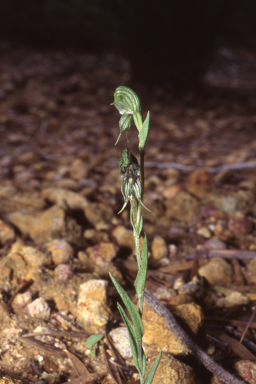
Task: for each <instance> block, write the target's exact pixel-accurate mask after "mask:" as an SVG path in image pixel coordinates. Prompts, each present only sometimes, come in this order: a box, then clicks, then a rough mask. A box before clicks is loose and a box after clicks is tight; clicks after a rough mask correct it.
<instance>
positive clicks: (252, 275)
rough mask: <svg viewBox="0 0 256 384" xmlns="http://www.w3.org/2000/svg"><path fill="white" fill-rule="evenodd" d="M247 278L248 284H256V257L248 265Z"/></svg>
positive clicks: (246, 269)
mask: <svg viewBox="0 0 256 384" xmlns="http://www.w3.org/2000/svg"><path fill="white" fill-rule="evenodd" d="M245 278H246V280H247V283H248V284H256V257H254V258H253V259H252V260H250V261H249V263H248V264H247V265H246V268H245Z"/></svg>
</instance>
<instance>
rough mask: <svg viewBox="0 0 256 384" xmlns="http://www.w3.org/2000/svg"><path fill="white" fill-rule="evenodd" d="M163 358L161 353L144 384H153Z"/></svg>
mask: <svg viewBox="0 0 256 384" xmlns="http://www.w3.org/2000/svg"><path fill="white" fill-rule="evenodd" d="M161 356H162V352H160V353H159V355H158V357H157V359H156V360H155V362H154V364H153V365H152V367H151V369H150V371H149V373H148V374H147V377H146V380H145V381H144V384H151V383H152V380H153V378H154V376H155V373H156V370H157V367H158V364H159V362H160V360H161Z"/></svg>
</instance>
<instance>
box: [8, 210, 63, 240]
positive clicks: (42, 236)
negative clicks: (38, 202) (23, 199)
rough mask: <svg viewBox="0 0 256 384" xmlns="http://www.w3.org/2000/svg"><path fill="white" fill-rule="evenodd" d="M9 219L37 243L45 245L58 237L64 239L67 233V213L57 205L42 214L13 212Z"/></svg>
mask: <svg viewBox="0 0 256 384" xmlns="http://www.w3.org/2000/svg"><path fill="white" fill-rule="evenodd" d="M8 219H9V220H10V222H11V223H12V224H13V225H15V226H16V227H17V228H18V229H19V230H20V231H21V232H22V233H23V234H24V235H29V236H30V237H31V239H32V240H34V241H35V242H36V243H44V242H47V241H49V240H50V239H52V238H56V237H57V236H58V237H63V236H62V235H63V234H64V232H65V212H64V211H63V209H61V208H59V207H58V206H56V205H55V206H53V207H51V208H49V209H47V210H46V211H44V212H42V213H28V212H24V211H19V212H13V213H11V214H10V215H8Z"/></svg>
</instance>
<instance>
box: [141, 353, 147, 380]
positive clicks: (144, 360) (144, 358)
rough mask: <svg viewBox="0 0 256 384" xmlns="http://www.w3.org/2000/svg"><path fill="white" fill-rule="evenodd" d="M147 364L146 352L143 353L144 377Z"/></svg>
mask: <svg viewBox="0 0 256 384" xmlns="http://www.w3.org/2000/svg"><path fill="white" fill-rule="evenodd" d="M146 366H147V360H146V356H145V353H143V368H142V376H143V377H144V375H145V372H146Z"/></svg>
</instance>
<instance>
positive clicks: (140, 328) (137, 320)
mask: <svg viewBox="0 0 256 384" xmlns="http://www.w3.org/2000/svg"><path fill="white" fill-rule="evenodd" d="M109 276H110V278H111V280H112V282H113V284H114V286H115V287H116V290H117V291H118V293H119V295H120V296H121V298H122V300H123V302H124V305H125V306H126V308H127V310H128V312H129V314H130V316H131V319H132V322H133V325H134V328H135V338H136V343H138V342H139V340H141V339H142V336H143V335H144V325H143V323H142V320H141V317H140V314H139V312H138V311H137V309H136V307H135V305H134V304H133V302H132V301H131V299H130V297H129V296H128V295H127V293H126V292H125V290H124V289H123V287H122V286H121V285H120V284H119V283H118V282H117V281H116V279H115V278H114V277H113V276H112V275H111V273H109Z"/></svg>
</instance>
